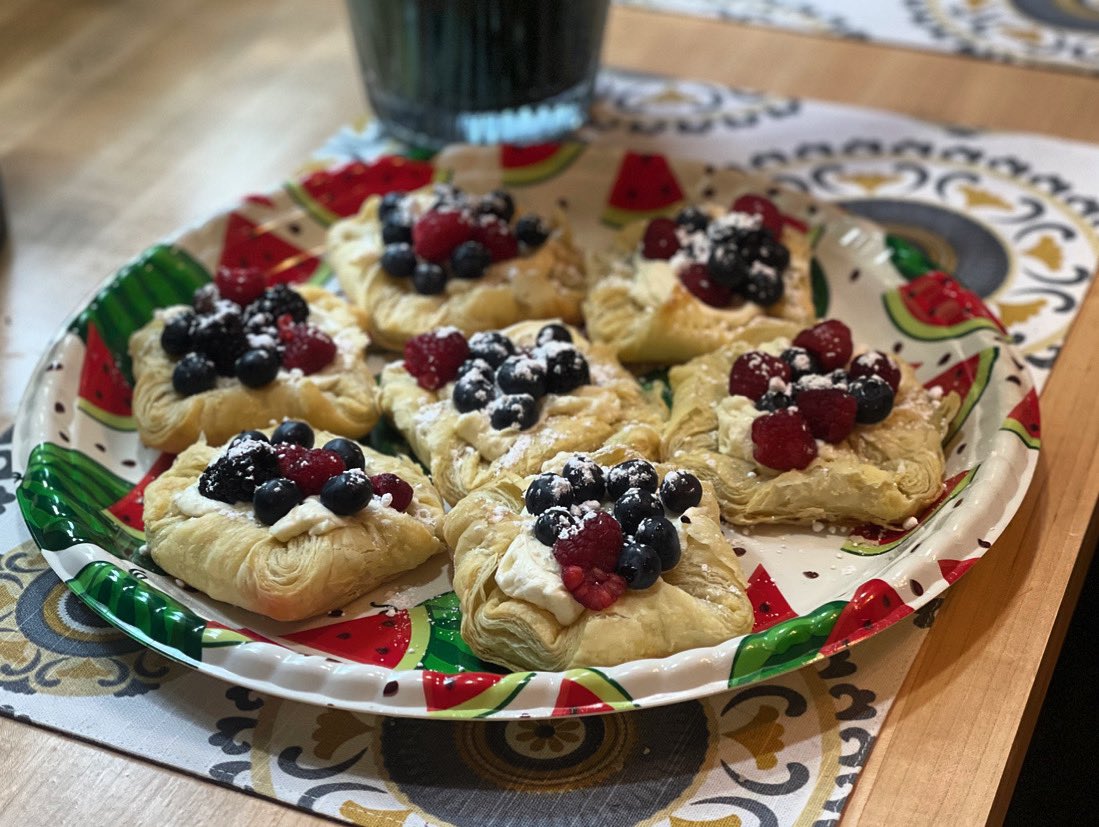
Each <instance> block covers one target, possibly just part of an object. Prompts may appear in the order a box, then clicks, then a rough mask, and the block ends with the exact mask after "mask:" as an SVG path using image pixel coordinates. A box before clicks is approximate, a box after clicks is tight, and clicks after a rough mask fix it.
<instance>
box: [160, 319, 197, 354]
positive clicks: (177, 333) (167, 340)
mask: <svg viewBox="0 0 1099 827" xmlns="http://www.w3.org/2000/svg"><path fill="white" fill-rule="evenodd" d="M194 321H195V314H194V313H192V312H191V311H190V310H185V311H184V312H183V313H180V314H178V315H176V316H173V317H172V318H170V319H169V320H168V321H167V322H165V324H164V330H162V331H161V333H160V346H161V347H162V348H164V352H165V353H167V354H168V355H169V356H182V355H183V354H184V353H187V352H188V351H190V350H191V326H192V325H193V324H194Z"/></svg>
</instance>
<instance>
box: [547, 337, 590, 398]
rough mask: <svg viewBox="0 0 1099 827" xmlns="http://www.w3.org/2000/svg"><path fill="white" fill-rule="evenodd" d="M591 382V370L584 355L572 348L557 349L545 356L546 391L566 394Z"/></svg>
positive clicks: (551, 350)
mask: <svg viewBox="0 0 1099 827" xmlns="http://www.w3.org/2000/svg"><path fill="white" fill-rule="evenodd" d="M590 382H591V370H590V369H589V368H588V360H587V359H585V358H584V354H583V353H581V352H580V351H579V350H577V349H576V348H574V347H557V348H552V349H550V350H549V351H548V352H547V354H546V389H547V390H548V391H549V392H550V393H568V392H569V391H571V390H575V389H576V388H579V387H580V386H582V385H587V384H588V383H590Z"/></svg>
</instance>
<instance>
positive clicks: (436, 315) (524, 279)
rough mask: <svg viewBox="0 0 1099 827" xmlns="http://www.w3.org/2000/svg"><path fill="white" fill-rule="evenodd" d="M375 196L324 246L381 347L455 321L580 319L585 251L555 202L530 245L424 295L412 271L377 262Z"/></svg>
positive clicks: (482, 325) (471, 328) (463, 324)
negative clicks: (402, 274)
mask: <svg viewBox="0 0 1099 827" xmlns="http://www.w3.org/2000/svg"><path fill="white" fill-rule="evenodd" d="M380 203H381V198H380V197H378V196H372V197H370V198H368V199H367V200H366V202H365V203H364V204H363V206H362V208H361V209H360V210H359V213H358V214H357V215H355V216H352V217H350V218H346V219H344V220H343V221H340V222H338V223H336V224H334V225H333V226H332V227H331V228H330V229H329V231H328V247H327V249H328V253H327V257H328V262H329V264H330V265H331V266H332V269H333V270H335V271H336V276H337V278H338V279H339V282H340V286H341V287H342V288H343V291H344V293H345V294H347V296H348V298H349V299H350V300H351V301H352V302H353V303H355V304H356V305H358V306H359V307H362V308H364V309H365V311H366V314H367V315H366V319H367V330H368V331H369V332H370V335H371V338H373V340H374V341H375V342H376V343H377V344H378V345H379V346H380V347H383V348H388V349H389V350H400V349H401V348H402V347H404V344H405V342H407V341H408V340H409V339H411V338H412V337H413V336H418V335H419V334H421V333H426V332H428V331H430V330H434V329H436V328H439V327H456V328H458V329H459V330H461V331H462V333H464V334H465V335H467V336H468V335H470V334H471V333H476V332H478V331H482V330H496V329H498V328H502V327H506V326H507V325H510V324H514V323H516V322H520V321H523V320H525V319H543V318H555V317H556V318H561V319H563V320H565V321H566V322H569V323H571V324H578V323H579V322H580V321H581V318H582V317H581V312H580V303H581V301H582V300H583V298H584V293H585V291H586V289H587V278H586V275H585V268H584V257H583V255H582V254H581V253H580V251H579V250H578V249H577V248H576V246H575V245H574V243H573V240H572V231H571V229H570V228H569V224H568V221H567V219H566V218H565V215H564V213H563V212H561V211H560V210H557V211H556V212H555V213H554V214H553V216H552V219H551V224H552V226H553V232H552V233H551V234H550V237H549V238H548V239H547V240H546V242H545V243H544V244H543V245H542V246H541V247H539V248H538V249H537V250H535V251H534V252H532V253H530V254H529V255H525V256H519V257H517V258H513V259H509V260H508V261H502V262H499V263H497V264H493V265H491V266H490V267H489V268H488V270H487V271H486V272H485V274H484V275H483V276H482V277H481V278H479V279H458V278H452V279H449V280H448V281H447V287H446V290H445V292H443V293H440V294H438V295H434V296H425V295H421V294H419V293H417V292H416V291H415V290H414V289H413V287H412V281H411V279H398V278H394V277H393V276H390V275H389V274H388V273H386V272H385V271H384V270H383V269H382V266H381V263H380V258H381V254H382V250H383V246H382V242H381V225H380V223H379V222H378V205H379V204H380Z"/></svg>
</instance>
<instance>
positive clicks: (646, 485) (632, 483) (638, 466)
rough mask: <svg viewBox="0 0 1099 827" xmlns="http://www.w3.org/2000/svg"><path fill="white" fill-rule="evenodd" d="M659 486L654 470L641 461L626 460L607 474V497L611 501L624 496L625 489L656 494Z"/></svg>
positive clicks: (650, 465)
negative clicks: (636, 489)
mask: <svg viewBox="0 0 1099 827" xmlns="http://www.w3.org/2000/svg"><path fill="white" fill-rule="evenodd" d="M659 485H660V479H659V477H657V475H656V469H655V468H653V467H652V464H651V463H648V462H645V460H643V459H628V460H626V461H625V462H620V463H618V465H616V466H614V467H613V468H611V470H610V471H608V472H607V496H608V497H610V498H611V499H612V500H617V499H618V498H619V497H621V496H622V495H623V494H625V493H626V489H627V488H640V489H641V490H643V491H652V492H653V493H656V489H657V488H658V487H659Z"/></svg>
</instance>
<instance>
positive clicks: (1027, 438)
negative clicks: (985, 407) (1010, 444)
mask: <svg viewBox="0 0 1099 827" xmlns="http://www.w3.org/2000/svg"><path fill="white" fill-rule="evenodd" d="M1000 430H1001V431H1007V432H1009V433H1012V434H1015V436H1017V437H1019V439H1021V440H1022V441H1023V445H1025V446H1026V447H1027V448H1028V449H1029V450H1031V451H1039V450H1041V448H1042V438H1041V437H1040V436H1031V435H1030V434H1029V433H1028V432H1027V429H1026V427H1025V426H1024V425H1023V424H1022V423H1021V422H1019V421H1018V420H1015V419H1005V420H1004V424H1003V425H1001V426H1000Z"/></svg>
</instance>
